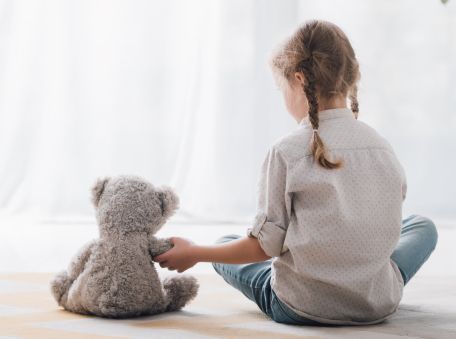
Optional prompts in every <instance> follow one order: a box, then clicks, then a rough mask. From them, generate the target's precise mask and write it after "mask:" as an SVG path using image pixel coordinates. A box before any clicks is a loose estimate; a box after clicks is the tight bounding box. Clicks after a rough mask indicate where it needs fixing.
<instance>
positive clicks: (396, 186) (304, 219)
mask: <svg viewBox="0 0 456 339" xmlns="http://www.w3.org/2000/svg"><path fill="white" fill-rule="evenodd" d="M319 117H320V127H319V130H318V132H319V134H320V137H321V138H322V140H323V142H324V143H325V146H326V148H327V149H328V150H329V152H330V154H331V155H332V156H333V157H335V158H337V159H342V160H343V167H342V168H341V169H335V170H328V169H324V168H322V167H320V166H319V165H318V164H316V163H315V162H314V159H313V157H312V154H311V151H310V148H309V146H310V139H311V137H312V127H311V125H310V123H309V120H308V118H305V119H303V121H302V122H301V123H300V124H299V126H298V128H297V129H296V130H295V131H293V132H292V133H291V134H289V135H287V136H285V137H283V138H281V139H280V140H279V141H278V142H276V143H275V144H274V145H273V146H272V147H271V148H270V150H269V152H268V154H267V157H266V159H265V161H264V163H263V166H262V170H261V176H260V180H259V184H258V190H259V192H258V193H259V195H258V213H257V215H256V217H255V221H254V225H253V228H251V229H249V230H248V235H249V236H252V237H256V238H258V240H259V242H260V245H261V247H262V248H263V250H264V251H265V253H266V254H268V255H269V256H271V257H275V258H274V259H273V262H272V278H271V285H272V289H273V290H274V292H275V293H276V294H277V296H278V297H279V299H280V300H281V301H282V302H284V303H285V304H286V305H288V306H289V307H290V308H291V309H293V310H294V311H295V312H296V313H297V314H300V315H302V316H304V317H306V318H309V319H313V320H316V321H319V322H324V323H332V324H372V323H377V322H381V321H383V320H384V319H385V318H386V317H388V316H389V315H391V314H392V313H393V312H394V311H395V310H396V309H397V307H398V304H399V301H400V300H401V297H402V289H403V286H404V282H403V280H402V276H401V274H400V271H399V269H398V267H397V265H396V264H395V263H394V262H393V261H392V260H391V259H390V256H391V254H392V252H393V250H394V248H395V246H396V245H397V243H398V240H399V236H400V231H401V219H402V201H403V199H404V198H405V192H406V179H405V174H404V171H403V168H402V166H401V165H400V163H399V162H398V160H397V158H396V156H395V154H394V152H393V150H392V148H391V146H390V145H389V144H388V142H387V141H386V140H385V139H384V138H382V137H381V136H380V135H379V134H378V133H377V132H376V131H375V130H374V129H372V128H371V127H369V126H367V125H366V124H365V123H363V122H361V121H358V120H356V119H355V118H354V116H353V114H352V111H351V110H350V109H348V108H336V109H329V110H325V111H321V112H320V113H319Z"/></svg>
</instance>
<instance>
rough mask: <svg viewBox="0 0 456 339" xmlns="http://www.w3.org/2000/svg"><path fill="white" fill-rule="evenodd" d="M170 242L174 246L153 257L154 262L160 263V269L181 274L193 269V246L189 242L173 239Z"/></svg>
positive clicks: (195, 261) (194, 262)
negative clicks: (164, 268) (163, 268)
mask: <svg viewBox="0 0 456 339" xmlns="http://www.w3.org/2000/svg"><path fill="white" fill-rule="evenodd" d="M171 242H172V243H173V244H174V246H173V248H171V249H170V250H169V251H167V252H165V253H163V254H161V255H158V256H156V257H154V261H156V262H158V263H160V266H161V267H167V268H168V270H170V271H174V270H177V272H179V273H181V272H184V271H186V270H188V269H189V268H190V267H193V266H194V265H195V264H196V263H197V260H196V259H195V256H194V246H195V244H194V243H192V242H191V241H190V240H187V239H183V238H177V237H173V238H171Z"/></svg>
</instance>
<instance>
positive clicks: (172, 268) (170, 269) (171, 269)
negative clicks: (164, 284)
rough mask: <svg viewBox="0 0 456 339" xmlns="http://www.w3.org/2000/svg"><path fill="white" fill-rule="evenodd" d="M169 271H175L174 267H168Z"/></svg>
mask: <svg viewBox="0 0 456 339" xmlns="http://www.w3.org/2000/svg"><path fill="white" fill-rule="evenodd" d="M168 270H169V271H175V270H176V269H175V268H174V267H168Z"/></svg>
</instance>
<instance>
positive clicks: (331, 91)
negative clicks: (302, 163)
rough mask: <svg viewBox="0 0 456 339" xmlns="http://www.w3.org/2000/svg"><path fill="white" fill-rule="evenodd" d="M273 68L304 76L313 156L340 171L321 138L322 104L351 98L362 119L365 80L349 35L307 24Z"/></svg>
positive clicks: (332, 27) (273, 61) (286, 74)
mask: <svg viewBox="0 0 456 339" xmlns="http://www.w3.org/2000/svg"><path fill="white" fill-rule="evenodd" d="M271 66H272V68H273V70H274V71H276V72H278V73H279V74H280V75H281V76H282V77H283V78H284V79H286V80H287V81H290V80H292V79H293V77H294V74H295V73H296V72H301V73H302V74H303V75H304V78H305V83H304V85H303V90H304V93H305V95H306V97H307V101H308V103H309V112H308V114H309V121H310V123H311V125H312V128H313V130H314V133H313V137H312V145H311V149H312V154H313V157H314V159H315V160H316V161H317V162H318V164H319V165H320V166H322V167H324V168H327V169H334V168H340V167H341V166H342V161H341V160H336V161H334V160H330V159H329V156H328V152H327V150H326V148H325V145H324V143H323V141H322V140H321V138H320V136H319V135H318V126H319V119H318V101H319V100H323V99H324V100H329V99H331V98H333V97H334V96H336V95H340V94H342V95H343V96H345V97H346V96H349V99H350V102H351V110H352V111H353V114H354V116H355V118H358V112H359V107H358V98H357V92H358V88H357V83H358V81H359V79H360V77H361V75H360V72H359V64H358V61H357V60H356V56H355V52H354V50H353V48H352V46H351V44H350V42H349V41H348V38H347V36H346V35H345V33H344V32H343V31H342V30H341V29H340V28H339V27H338V26H336V25H335V24H332V23H330V22H327V21H321V20H312V21H308V22H306V23H304V25H302V26H301V27H299V28H298V29H297V30H296V32H295V33H294V34H293V35H292V36H291V37H290V38H288V39H287V40H286V41H285V43H284V44H283V45H282V46H281V47H280V48H279V49H278V50H277V51H276V52H275V54H274V55H273V57H272V59H271Z"/></svg>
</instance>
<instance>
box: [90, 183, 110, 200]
mask: <svg viewBox="0 0 456 339" xmlns="http://www.w3.org/2000/svg"><path fill="white" fill-rule="evenodd" d="M109 179H110V178H108V177H106V178H98V179H97V182H96V183H95V185H93V187H92V203H93V205H94V206H95V207H98V203H99V202H100V199H101V195H102V194H103V191H104V189H105V186H106V183H107V182H108V181H109Z"/></svg>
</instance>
